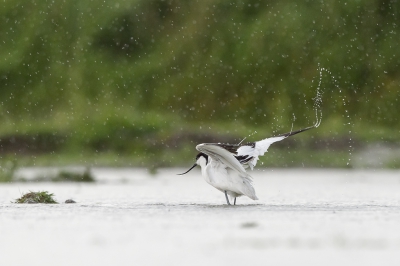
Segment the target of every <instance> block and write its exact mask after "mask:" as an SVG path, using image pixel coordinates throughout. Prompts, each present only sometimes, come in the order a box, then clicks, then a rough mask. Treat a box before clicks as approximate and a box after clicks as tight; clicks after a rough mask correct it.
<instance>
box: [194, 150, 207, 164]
mask: <svg viewBox="0 0 400 266" xmlns="http://www.w3.org/2000/svg"><path fill="white" fill-rule="evenodd" d="M201 156H203V157H204V158H205V159H206V164H208V155H207V154H205V153H202V152H200V153H199V154H197V155H196V162H197V160H198V159H199V158H200V157H201Z"/></svg>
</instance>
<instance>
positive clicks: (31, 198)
mask: <svg viewBox="0 0 400 266" xmlns="http://www.w3.org/2000/svg"><path fill="white" fill-rule="evenodd" d="M53 196H54V195H53V194H52V193H49V192H47V191H39V192H32V191H31V192H29V193H26V194H24V195H23V196H22V197H20V198H18V199H16V200H15V202H14V203H45V204H55V203H58V202H57V201H55V200H54V199H53Z"/></svg>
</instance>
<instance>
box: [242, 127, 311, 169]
mask: <svg viewBox="0 0 400 266" xmlns="http://www.w3.org/2000/svg"><path fill="white" fill-rule="evenodd" d="M314 127H315V126H311V127H307V128H304V129H300V130H297V131H291V132H288V133H285V134H281V135H278V136H275V137H271V138H266V139H263V140H260V141H256V142H253V143H247V144H244V145H242V146H240V147H239V148H238V149H237V152H236V157H237V158H238V160H239V161H240V162H241V163H242V164H247V165H249V166H250V168H251V169H253V168H254V166H256V164H257V161H258V156H263V155H264V153H265V152H267V151H268V148H269V146H271V144H272V143H274V142H278V141H281V140H283V139H286V138H287V137H290V136H293V135H296V134H298V133H301V132H304V131H306V130H309V129H312V128H314Z"/></svg>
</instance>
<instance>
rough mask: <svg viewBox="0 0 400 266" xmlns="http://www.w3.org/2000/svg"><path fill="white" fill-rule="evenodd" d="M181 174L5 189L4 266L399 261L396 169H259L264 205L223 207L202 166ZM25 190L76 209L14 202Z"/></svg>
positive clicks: (114, 175) (130, 173)
mask: <svg viewBox="0 0 400 266" xmlns="http://www.w3.org/2000/svg"><path fill="white" fill-rule="evenodd" d="M39 170H41V171H42V170H43V171H44V170H46V169H39ZM24 171H25V172H24ZM24 171H22V174H24V175H26V176H29V175H31V176H33V175H34V171H37V169H25V170H24ZM182 171H183V169H165V170H161V171H159V173H158V174H157V175H155V176H152V175H149V174H148V173H147V172H146V171H144V170H140V169H139V170H137V169H94V170H93V174H94V175H95V177H96V179H98V180H100V182H97V183H93V184H82V183H66V184H54V183H14V184H3V185H0V225H1V226H0V265H240V264H251V265H267V264H269V265H361V264H363V265H378V264H379V265H398V261H400V260H399V259H400V253H399V251H400V172H399V171H373V170H370V171H359V170H357V171H350V170H312V169H308V170H307V169H291V170H277V169H274V170H265V171H256V172H253V174H252V175H253V176H254V179H255V188H256V192H257V196H258V197H259V198H260V200H258V201H253V200H251V199H248V198H244V197H241V198H238V200H237V204H238V205H237V206H227V205H226V202H225V198H224V195H223V194H222V193H221V192H219V191H217V190H216V189H214V188H212V187H211V186H209V185H208V184H206V183H205V182H204V181H203V180H202V178H201V176H200V171H199V170H197V171H196V170H195V171H192V172H191V173H189V174H187V175H185V176H177V175H175V174H176V173H180V172H182ZM29 190H32V191H37V190H47V191H49V192H52V193H54V194H55V195H56V199H57V200H58V201H59V202H64V201H65V200H66V199H69V198H72V199H74V200H75V201H77V203H76V204H65V203H62V204H57V205H42V204H26V205H17V204H13V203H10V201H12V200H13V199H15V198H18V197H19V196H20V195H21V193H25V192H28V191H29Z"/></svg>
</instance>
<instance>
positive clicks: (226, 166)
mask: <svg viewBox="0 0 400 266" xmlns="http://www.w3.org/2000/svg"><path fill="white" fill-rule="evenodd" d="M317 126H318V125H314V126H311V127H307V128H304V129H300V130H297V131H292V132H289V133H285V134H281V135H278V136H275V137H271V138H266V139H263V140H260V141H256V142H250V143H246V144H241V143H239V144H223V143H204V144H199V145H197V146H196V149H197V150H198V151H199V152H200V153H199V154H197V156H196V163H195V164H194V165H193V166H192V167H191V168H190V169H189V170H187V171H186V172H185V173H182V174H179V175H184V174H187V173H188V172H189V171H190V170H192V169H193V168H195V167H196V166H197V165H199V166H200V167H201V174H202V176H203V177H204V179H205V181H206V182H207V183H208V184H210V185H211V186H213V187H215V188H216V189H218V190H219V191H221V192H222V193H224V194H225V198H226V202H227V203H228V205H231V203H230V202H229V199H228V195H229V196H231V197H232V198H234V201H233V204H234V205H236V198H237V197H240V196H242V195H245V196H247V197H249V198H251V199H253V200H257V199H258V198H257V196H256V192H255V190H254V187H253V178H252V177H251V176H250V175H249V174H248V173H247V172H246V170H245V169H246V168H248V167H250V168H251V170H253V168H254V166H256V164H257V161H258V156H262V155H264V153H265V152H266V151H267V150H268V148H269V146H270V145H271V144H272V143H274V142H277V141H281V140H283V139H285V138H287V137H290V136H293V135H295V134H298V133H300V132H303V131H306V130H309V129H311V128H314V127H317Z"/></svg>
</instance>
